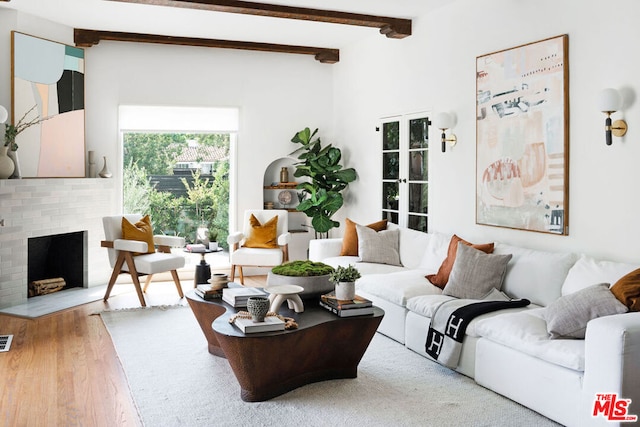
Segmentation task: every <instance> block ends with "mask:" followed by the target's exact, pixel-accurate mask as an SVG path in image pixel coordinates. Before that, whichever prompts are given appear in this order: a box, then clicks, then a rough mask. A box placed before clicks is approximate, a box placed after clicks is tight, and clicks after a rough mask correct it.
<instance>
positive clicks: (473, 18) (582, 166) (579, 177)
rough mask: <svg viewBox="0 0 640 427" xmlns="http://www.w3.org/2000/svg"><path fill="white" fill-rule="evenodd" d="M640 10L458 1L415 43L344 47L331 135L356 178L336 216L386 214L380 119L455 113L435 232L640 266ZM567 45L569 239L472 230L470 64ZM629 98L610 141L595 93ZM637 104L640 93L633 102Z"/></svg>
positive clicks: (575, 2) (592, 4)
mask: <svg viewBox="0 0 640 427" xmlns="http://www.w3.org/2000/svg"><path fill="white" fill-rule="evenodd" d="M638 16H640V3H638V2H637V1H634V0H612V1H609V2H607V3H606V5H604V4H603V3H602V2H598V1H595V0H589V1H585V0H565V1H562V2H558V1H555V0H541V1H536V2H522V1H518V2H514V1H511V0H486V1H483V2H477V1H474V0H459V1H455V2H453V3H452V4H449V5H448V6H445V7H443V8H441V9H439V10H437V11H435V12H433V13H431V14H429V15H428V16H423V17H420V18H418V19H414V20H413V23H414V27H413V29H414V35H412V36H411V37H408V38H406V39H404V40H386V39H384V38H382V37H380V36H378V35H372V36H371V37H370V38H368V39H367V40H365V41H363V42H361V43H359V44H357V45H354V46H351V47H350V48H349V49H343V51H342V52H341V55H340V57H341V61H340V63H338V64H336V65H335V66H334V67H335V73H336V74H335V84H334V102H335V126H334V129H333V133H334V134H335V135H339V140H340V141H344V143H347V144H348V145H349V148H348V155H347V158H348V159H349V162H350V166H354V167H355V168H356V170H357V171H358V173H359V176H360V179H359V181H358V182H356V183H354V184H352V185H351V186H350V189H349V197H350V199H351V200H352V201H353V202H354V203H352V204H349V205H348V206H347V207H346V208H345V209H343V210H342V211H341V212H340V216H341V218H343V217H345V216H349V217H350V218H353V219H355V220H359V221H362V222H369V221H373V220H376V219H378V217H379V215H380V208H379V207H380V205H381V199H380V197H381V196H380V194H379V193H380V191H377V192H375V191H371V190H370V189H371V188H378V187H379V185H380V184H379V183H380V180H381V164H382V161H381V155H380V137H379V135H378V134H377V133H376V132H375V131H374V129H375V126H376V124H377V119H378V118H380V117H384V116H389V115H393V114H398V113H408V112H414V111H424V110H426V111H429V110H431V111H433V112H437V111H441V110H445V111H446V110H448V111H453V112H455V113H456V115H457V121H458V124H457V125H456V127H455V129H454V133H455V134H456V135H457V136H458V145H457V146H455V147H454V148H453V149H451V150H448V151H447V153H442V152H441V151H440V150H439V148H438V147H439V140H437V138H438V133H437V130H436V131H435V132H433V133H432V134H431V135H430V136H431V138H432V141H436V143H435V144H434V145H435V149H433V150H432V151H431V153H430V164H429V167H430V178H431V182H430V187H429V196H430V200H429V212H430V219H429V224H430V229H431V230H437V231H444V232H455V233H458V234H459V235H460V236H461V237H463V238H467V239H470V240H472V241H477V242H484V241H494V240H495V241H502V242H505V243H510V244H519V245H523V246H528V247H532V248H542V249H549V250H572V251H577V252H584V253H587V254H590V255H593V256H597V257H602V258H608V259H619V260H626V261H635V262H637V261H640V250H639V249H640V248H639V247H638V243H637V242H639V241H640V224H639V222H638V215H637V212H638V211H640V198H638V197H637V195H636V193H637V192H638V190H637V187H638V185H637V184H636V183H637V182H639V181H640V168H638V159H639V158H640V137H639V135H640V120H639V119H640V114H639V113H640V106H639V105H638V102H636V101H635V97H637V94H638V92H640V81H639V79H638V75H640V57H638V56H637V55H636V54H635V52H636V50H637V48H636V43H637V40H639V39H640V26H639V25H638V24H637V22H636V21H637V19H636V18H637V17H638ZM561 34H568V35H569V72H570V82H569V84H570V101H569V102H570V193H569V196H570V200H569V225H570V230H569V236H566V237H564V236H555V235H549V234H543V233H532V232H525V231H518V230H510V229H504V228H498V227H489V226H481V225H476V224H475V60H476V57H477V56H481V55H484V54H487V53H491V52H495V51H498V50H502V49H507V48H510V47H514V46H518V45H521V44H526V43H530V42H535V41H538V40H542V39H545V38H549V37H554V36H557V35H561ZM605 87H616V88H621V89H625V90H626V91H627V92H628V93H631V94H632V96H631V98H633V99H632V100H631V103H630V104H631V105H629V106H627V107H625V108H626V109H625V111H624V112H623V113H617V114H616V115H615V117H616V118H623V117H624V118H625V119H626V120H627V122H628V124H629V132H628V133H627V135H626V136H625V137H624V138H622V139H619V138H614V142H613V145H612V146H610V147H607V146H606V145H605V143H604V118H605V117H604V115H603V114H602V113H600V112H599V111H598V110H597V108H596V105H595V98H596V96H597V93H598V92H599V91H600V89H603V88H605ZM634 94H635V95H634Z"/></svg>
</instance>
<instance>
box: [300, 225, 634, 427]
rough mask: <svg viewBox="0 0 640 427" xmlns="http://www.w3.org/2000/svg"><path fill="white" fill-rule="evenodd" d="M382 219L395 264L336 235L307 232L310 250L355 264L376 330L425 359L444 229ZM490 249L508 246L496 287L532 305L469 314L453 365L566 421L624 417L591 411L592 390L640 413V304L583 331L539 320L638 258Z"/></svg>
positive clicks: (333, 261)
mask: <svg viewBox="0 0 640 427" xmlns="http://www.w3.org/2000/svg"><path fill="white" fill-rule="evenodd" d="M388 228H389V229H391V230H395V229H398V230H399V246H398V249H399V255H400V261H401V264H402V265H401V266H396V265H387V264H379V263H367V262H362V261H361V259H360V258H359V257H357V256H339V254H340V250H341V247H342V239H322V240H312V241H311V243H310V247H309V258H310V259H311V260H313V261H322V262H325V263H327V264H329V265H332V266H334V267H335V266H338V265H348V264H353V265H355V266H356V267H357V268H358V269H359V271H360V272H361V273H362V278H361V279H359V280H358V282H356V289H357V292H358V294H359V295H362V296H364V297H366V298H369V299H371V300H372V301H373V302H374V304H375V305H377V306H379V307H381V308H382V309H384V310H385V317H384V319H383V321H382V323H381V325H380V327H379V329H378V332H381V333H383V334H385V335H387V336H389V337H390V338H393V339H394V340H396V341H398V342H399V343H402V344H404V345H405V346H406V347H407V348H409V349H411V350H413V351H415V352H417V353H418V354H421V355H423V356H425V357H426V358H429V356H428V355H427V354H426V352H425V343H426V337H427V330H428V329H429V325H430V322H431V317H432V315H433V313H434V310H436V309H437V307H438V306H439V305H440V304H441V303H442V302H443V301H447V300H451V299H454V298H453V297H451V296H447V295H443V293H442V289H440V288H438V287H436V286H434V285H432V284H431V283H430V282H429V281H428V280H427V279H426V277H425V276H426V275H427V274H432V273H436V272H437V270H438V268H439V267H440V265H441V264H442V262H443V260H444V259H445V258H446V256H447V249H448V246H449V242H450V240H451V235H445V234H442V233H421V232H417V231H414V230H410V229H406V228H400V227H398V226H396V225H394V224H389V227H388ZM474 243H485V242H474ZM493 253H494V254H511V255H512V258H511V260H510V261H509V263H508V265H507V270H506V274H505V276H504V281H503V285H502V291H503V292H504V293H505V294H506V295H508V296H509V297H512V298H526V299H528V300H529V301H530V302H531V304H530V305H529V306H527V307H525V308H517V309H507V310H500V311H496V312H492V313H488V314H484V315H481V316H479V317H477V318H475V319H474V320H473V321H472V322H471V323H470V324H469V326H468V328H467V330H466V335H465V339H464V341H463V344H462V351H461V354H460V360H459V364H458V367H457V368H456V370H457V371H458V372H460V373H462V374H464V375H467V376H469V377H471V378H474V379H475V381H476V382H477V383H478V384H480V385H482V386H484V387H486V388H488V389H491V390H493V391H495V392H497V393H499V394H502V395H504V396H506V397H508V398H510V399H512V400H514V401H516V402H519V403H521V404H522V405H525V406H527V407H529V408H531V409H533V410H535V411H537V412H539V413H541V414H543V415H545V416H547V417H549V418H551V419H553V420H555V421H557V422H559V423H561V424H564V425H568V426H591V425H607V426H615V425H623V424H624V425H628V424H626V423H624V422H623V421H622V420H608V419H606V417H605V416H604V414H603V412H604V410H603V409H602V408H601V409H600V410H599V411H598V414H597V416H595V417H594V416H593V411H594V404H595V399H596V394H608V395H611V394H616V395H617V397H618V399H622V398H624V399H631V400H632V403H631V404H630V405H629V406H628V408H627V414H628V415H640V313H637V312H629V313H625V314H616V315H608V316H603V317H599V318H596V319H593V320H591V321H589V322H588V324H587V328H586V338H585V339H565V338H560V339H551V338H550V335H549V333H548V330H547V320H545V319H546V317H545V313H546V312H548V311H546V310H547V308H546V307H547V306H549V305H550V304H553V303H554V302H556V301H559V299H560V298H561V297H563V296H565V295H569V294H574V293H575V292H578V291H581V290H582V289H585V288H590V287H592V286H593V285H597V284H599V283H608V284H614V283H615V282H616V281H617V280H618V279H620V278H621V277H622V276H624V275H626V274H627V273H629V272H631V271H633V270H635V269H637V268H638V267H640V265H631V264H624V263H616V262H608V261H598V260H595V259H593V258H590V257H588V256H585V255H579V254H574V253H558V252H551V251H549V252H546V251H537V250H531V249H526V248H522V247H515V246H510V245H506V244H501V243H496V244H495V249H494V252H493ZM605 289H606V288H605ZM606 292H607V293H609V292H608V291H606ZM566 299H567V298H563V300H562V301H564V300H566ZM554 305H555V306H556V307H557V306H558V303H557V302H556V304H554ZM554 308H555V307H554ZM550 310H551V309H550ZM550 310H549V311H550ZM625 310H626V307H625ZM429 360H431V359H429ZM432 363H435V362H432ZM613 418H615V417H613Z"/></svg>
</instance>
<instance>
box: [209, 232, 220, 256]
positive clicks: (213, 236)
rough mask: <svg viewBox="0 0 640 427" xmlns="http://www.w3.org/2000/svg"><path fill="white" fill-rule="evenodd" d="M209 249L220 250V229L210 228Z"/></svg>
mask: <svg viewBox="0 0 640 427" xmlns="http://www.w3.org/2000/svg"><path fill="white" fill-rule="evenodd" d="M209 250H211V251H217V250H218V229H217V228H211V229H209Z"/></svg>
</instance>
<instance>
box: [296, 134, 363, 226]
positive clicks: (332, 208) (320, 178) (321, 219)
mask: <svg viewBox="0 0 640 427" xmlns="http://www.w3.org/2000/svg"><path fill="white" fill-rule="evenodd" d="M317 133H318V129H316V130H314V131H313V133H312V132H311V130H310V129H309V128H305V129H303V130H301V131H300V132H297V133H296V134H295V135H294V136H293V138H292V139H291V142H293V143H295V144H301V145H302V148H301V149H299V150H302V154H300V155H299V156H298V159H299V160H300V162H299V163H296V164H295V167H296V170H295V172H294V176H295V177H296V178H303V177H307V178H309V179H310V181H308V182H303V183H301V184H298V187H297V188H298V189H299V190H302V192H303V193H305V194H307V195H308V197H306V198H304V200H302V201H301V202H300V204H299V205H298V207H297V210H298V211H301V212H304V213H305V214H306V215H307V216H308V217H310V218H312V219H311V225H312V226H313V229H314V230H315V231H316V232H318V233H321V234H322V233H325V234H326V233H327V232H328V231H329V230H331V229H332V228H335V227H339V226H340V223H339V222H337V221H334V220H332V219H331V217H332V216H333V215H334V214H335V213H336V212H337V211H338V210H339V209H340V208H341V207H342V205H343V203H344V199H343V197H342V194H341V192H342V191H343V190H344V189H345V188H347V186H348V185H349V183H350V182H353V181H355V180H356V178H357V174H356V171H355V169H353V168H346V169H343V167H342V165H341V164H340V161H341V160H342V152H341V151H340V149H339V148H336V147H333V146H332V145H331V144H329V145H327V146H326V147H322V143H321V141H320V138H316V139H313V138H314V136H315V135H316V134H317ZM299 150H296V152H298V151H299ZM294 153H295V152H294Z"/></svg>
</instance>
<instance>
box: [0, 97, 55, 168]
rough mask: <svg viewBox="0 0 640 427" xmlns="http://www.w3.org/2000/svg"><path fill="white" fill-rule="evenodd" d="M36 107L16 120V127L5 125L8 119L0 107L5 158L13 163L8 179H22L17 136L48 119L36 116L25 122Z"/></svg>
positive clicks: (4, 109) (5, 110)
mask: <svg viewBox="0 0 640 427" xmlns="http://www.w3.org/2000/svg"><path fill="white" fill-rule="evenodd" d="M36 107H37V105H34V106H33V107H31V109H30V110H29V111H27V112H26V113H25V114H24V116H22V117H21V118H20V120H18V124H17V125H12V124H7V123H5V122H6V121H7V118H8V115H9V114H8V113H7V109H6V108H4V107H3V106H1V105H0V123H5V125H4V126H5V130H4V145H5V146H6V147H8V148H9V150H8V151H7V156H8V157H9V158H10V159H11V160H12V161H13V165H14V168H13V172H12V174H11V176H10V178H14V179H20V178H22V172H21V171H20V161H19V160H18V151H17V150H18V144H16V138H17V136H18V135H19V134H20V133H21V132H22V131H24V130H26V129H28V128H30V127H31V126H34V125H37V124H38V123H40V122H43V121H45V120H47V119H48V118H49V117H45V118H40V116H36V117H35V118H33V119H29V120H26V121H25V119H26V117H27V115H29V114H30V113H31V112H32V111H33V110H34V109H35V108H36Z"/></svg>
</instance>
